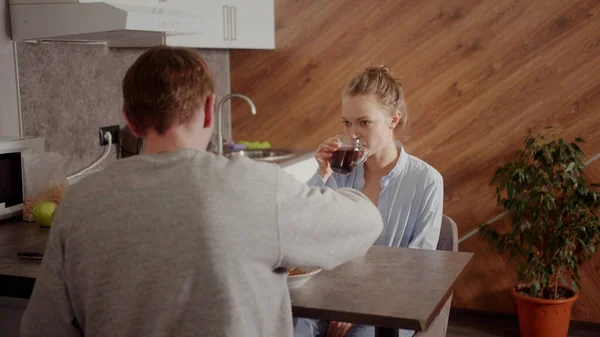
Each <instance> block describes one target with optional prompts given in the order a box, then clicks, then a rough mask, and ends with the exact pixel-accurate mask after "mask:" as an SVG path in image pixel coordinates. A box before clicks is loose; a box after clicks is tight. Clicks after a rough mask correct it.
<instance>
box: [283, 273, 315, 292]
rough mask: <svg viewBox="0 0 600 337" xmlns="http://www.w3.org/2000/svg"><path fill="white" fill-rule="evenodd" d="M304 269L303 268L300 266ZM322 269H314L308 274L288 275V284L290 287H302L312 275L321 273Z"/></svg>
mask: <svg viewBox="0 0 600 337" xmlns="http://www.w3.org/2000/svg"><path fill="white" fill-rule="evenodd" d="M300 269H303V268H300ZM320 271H321V269H313V270H311V271H309V272H308V273H306V274H300V275H288V277H287V284H288V288H289V289H294V288H300V287H302V286H303V285H304V284H305V283H306V282H308V280H310V278H311V277H313V276H314V275H316V274H317V273H319V272H320Z"/></svg>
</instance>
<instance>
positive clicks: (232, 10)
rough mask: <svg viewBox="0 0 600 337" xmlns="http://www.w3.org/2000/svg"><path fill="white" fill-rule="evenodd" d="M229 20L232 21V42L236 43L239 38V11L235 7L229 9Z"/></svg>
mask: <svg viewBox="0 0 600 337" xmlns="http://www.w3.org/2000/svg"><path fill="white" fill-rule="evenodd" d="M229 19H230V21H231V40H232V41H235V39H236V38H237V10H236V8H235V6H231V7H230V8H229Z"/></svg>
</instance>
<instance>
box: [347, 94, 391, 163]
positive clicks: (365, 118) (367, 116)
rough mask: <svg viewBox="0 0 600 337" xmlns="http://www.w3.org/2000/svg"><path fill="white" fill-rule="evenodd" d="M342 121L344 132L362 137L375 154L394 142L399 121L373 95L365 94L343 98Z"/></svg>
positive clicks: (371, 152)
mask: <svg viewBox="0 0 600 337" xmlns="http://www.w3.org/2000/svg"><path fill="white" fill-rule="evenodd" d="M342 123H343V124H344V134H346V135H347V136H352V137H355V138H360V140H362V141H363V142H365V143H366V144H367V146H368V147H369V149H370V150H371V151H370V155H373V154H376V153H378V152H379V151H381V149H384V148H386V147H387V146H389V144H390V142H391V143H393V142H394V127H395V126H396V124H397V123H398V121H397V117H396V118H393V117H392V116H390V114H389V113H388V112H387V111H385V110H384V109H383V107H382V106H381V104H380V103H379V102H377V100H376V99H375V97H374V96H373V95H365V96H354V97H349V96H346V97H344V98H343V99H342Z"/></svg>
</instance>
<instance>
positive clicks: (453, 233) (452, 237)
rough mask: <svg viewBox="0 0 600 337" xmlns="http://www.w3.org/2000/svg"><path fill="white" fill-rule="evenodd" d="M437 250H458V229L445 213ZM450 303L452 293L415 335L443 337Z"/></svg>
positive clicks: (420, 336)
mask: <svg viewBox="0 0 600 337" xmlns="http://www.w3.org/2000/svg"><path fill="white" fill-rule="evenodd" d="M437 250H445V251H452V252H456V251H458V229H457V228H456V223H455V222H454V220H452V219H451V218H450V217H448V216H446V215H444V216H443V217H442V227H441V230H440V239H439V241H438V245H437ZM451 305H452V295H450V297H449V298H448V300H447V301H446V303H445V304H444V306H443V307H442V310H440V314H439V315H438V316H437V317H436V318H435V319H434V320H433V322H432V323H431V325H430V326H429V329H427V330H426V331H423V332H419V333H417V334H416V335H415V337H445V336H446V330H448V317H449V316H450V306H451Z"/></svg>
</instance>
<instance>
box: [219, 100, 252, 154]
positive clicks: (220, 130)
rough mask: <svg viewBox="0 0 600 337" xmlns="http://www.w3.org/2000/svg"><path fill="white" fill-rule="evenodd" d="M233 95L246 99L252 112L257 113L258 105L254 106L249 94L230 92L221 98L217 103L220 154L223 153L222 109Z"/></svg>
mask: <svg viewBox="0 0 600 337" xmlns="http://www.w3.org/2000/svg"><path fill="white" fill-rule="evenodd" d="M233 97H239V98H242V99H244V100H245V101H246V102H247V103H248V105H249V106H250V112H251V113H252V114H253V115H256V107H255V106H254V103H252V101H251V100H250V98H249V97H248V96H244V95H241V94H229V95H227V96H225V97H223V98H222V99H221V101H220V102H219V104H218V105H217V154H219V155H223V119H222V118H221V110H222V109H223V104H225V102H227V100H228V99H230V98H233Z"/></svg>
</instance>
